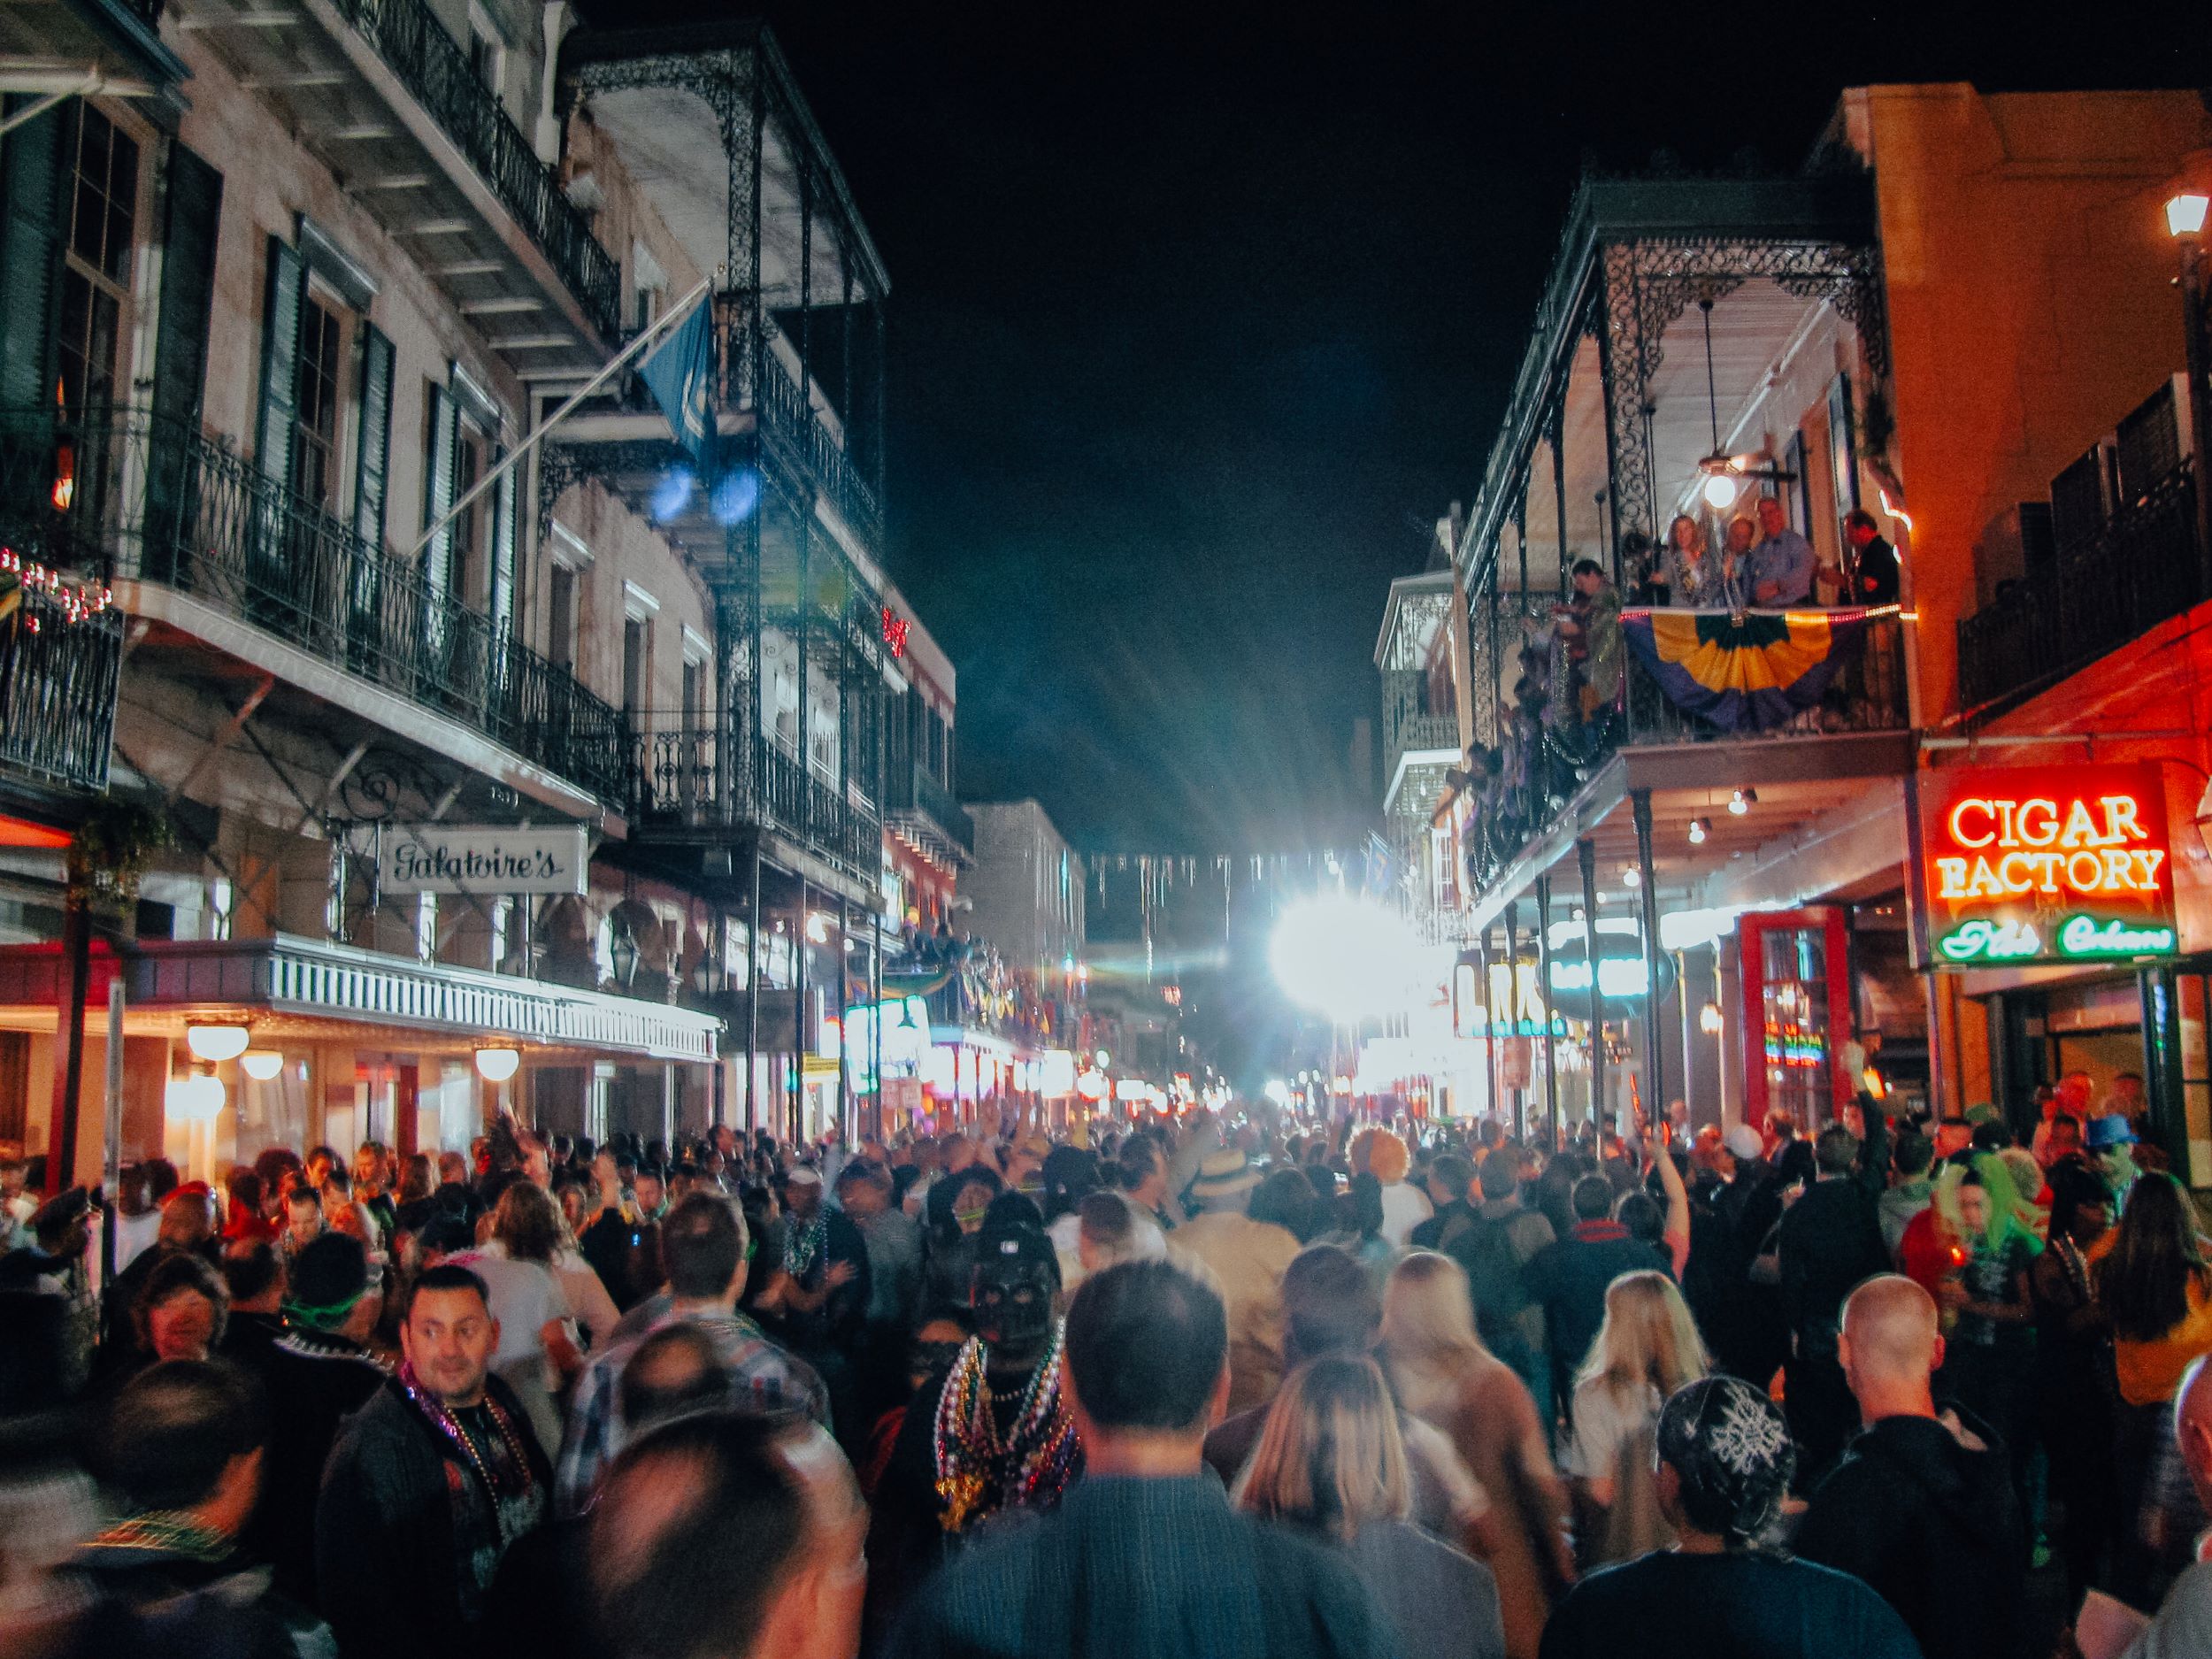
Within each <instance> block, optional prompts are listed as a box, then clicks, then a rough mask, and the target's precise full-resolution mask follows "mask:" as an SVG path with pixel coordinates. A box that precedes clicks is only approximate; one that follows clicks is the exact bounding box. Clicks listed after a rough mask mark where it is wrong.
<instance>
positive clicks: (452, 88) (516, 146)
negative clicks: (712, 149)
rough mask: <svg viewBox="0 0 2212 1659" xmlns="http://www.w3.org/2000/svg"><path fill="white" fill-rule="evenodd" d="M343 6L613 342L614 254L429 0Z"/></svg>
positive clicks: (618, 283) (618, 282)
mask: <svg viewBox="0 0 2212 1659" xmlns="http://www.w3.org/2000/svg"><path fill="white" fill-rule="evenodd" d="M335 4H336V6H337V10H338V12H339V14H340V15H341V16H342V17H343V18H344V19H346V21H347V22H349V23H350V24H352V25H353V27H355V28H357V29H358V30H359V31H360V32H361V34H362V35H363V36H364V37H365V39H366V40H367V41H368V42H370V43H371V44H372V45H373V46H374V47H375V48H376V50H377V54H378V55H379V56H380V57H381V58H383V60H384V61H385V62H386V63H387V64H388V65H390V66H391V69H392V72H393V73H395V74H396V75H397V76H398V77H399V79H400V81H402V82H403V84H404V85H405V86H406V88H407V90H408V92H409V93H410V94H411V95H412V96H413V97H414V98H415V100H416V101H417V102H418V103H419V104H421V105H422V106H423V108H424V109H426V111H429V112H430V114H431V116H432V117H433V119H435V120H436V121H437V123H438V126H439V127H441V128H442V130H443V131H444V133H445V134H446V135H447V136H448V137H449V138H450V139H451V140H452V141H453V142H454V143H455V144H456V145H457V146H458V147H459V149H460V150H461V153H462V154H464V155H465V156H466V157H468V159H469V164H470V165H472V166H473V167H474V168H475V169H476V171H477V172H478V173H480V175H482V177H483V180H484V182H485V183H487V184H488V185H489V186H491V188H492V190H493V192H494V193H495V195H497V196H498V197H499V199H500V201H501V202H502V203H503V204H504V205H505V207H506V209H507V211H509V212H511V213H512V214H513V215H514V216H515V218H516V219H518V220H519V221H520V222H521V224H522V227H523V228H524V229H525V230H526V231H528V232H529V234H530V239H531V240H532V241H533V242H536V243H537V245H538V246H539V248H541V250H544V253H545V256H546V257H547V258H549V259H550V260H551V261H552V262H553V265H554V266H555V268H556V269H557V270H558V271H559V273H560V274H561V278H562V280H563V281H565V283H566V284H567V285H568V288H569V292H570V293H572V294H573V295H574V296H576V298H577V301H578V302H579V303H580V304H581V305H582V306H583V308H584V310H585V311H586V312H587V313H588V315H589V316H590V318H591V319H592V322H593V324H594V326H596V327H597V328H598V330H599V332H600V334H601V335H602V336H603V338H605V339H609V340H611V339H613V338H614V337H615V334H617V332H618V330H619V328H620V326H621V318H622V278H621V273H620V271H619V270H618V268H617V266H616V265H615V262H614V259H613V257H611V255H610V254H609V253H608V252H607V250H605V249H604V248H603V247H601V246H600V245H599V242H598V239H597V238H596V237H595V236H594V235H593V234H591V227H590V226H589V225H588V223H586V221H585V219H584V216H583V214H582V213H580V212H579V211H577V209H576V207H575V206H574V204H572V203H571V202H570V201H569V199H568V197H567V196H565V195H563V194H562V192H561V187H560V184H559V182H558V180H557V179H556V178H555V177H554V174H553V171H552V169H551V168H549V167H548V166H547V165H545V164H544V163H543V162H541V161H540V160H539V159H538V157H537V152H536V151H535V150H532V149H531V147H530V143H529V141H528V140H527V139H526V138H524V137H523V135H522V133H521V130H520V129H519V128H518V127H516V126H515V124H514V122H513V121H512V120H511V119H509V117H508V115H507V111H505V110H504V109H503V108H501V107H500V103H499V99H498V98H497V97H496V96H495V95H494V94H493V93H492V91H491V90H490V88H488V87H486V86H485V85H484V83H483V81H482V80H481V79H480V78H479V77H478V75H477V74H476V73H475V71H473V70H472V68H470V66H469V60H468V55H467V54H466V53H465V52H464V51H463V50H461V48H460V45H459V44H458V42H456V41H455V40H454V38H453V36H452V35H450V34H449V33H448V32H447V30H446V27H445V26H444V25H443V24H442V23H441V22H439V21H438V19H437V18H436V17H435V15H434V14H433V13H432V12H431V10H430V8H429V7H428V6H426V5H425V4H423V3H422V0H335Z"/></svg>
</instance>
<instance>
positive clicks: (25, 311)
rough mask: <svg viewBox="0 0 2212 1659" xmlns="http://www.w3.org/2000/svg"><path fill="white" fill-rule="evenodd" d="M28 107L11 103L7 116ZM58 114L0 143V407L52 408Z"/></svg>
mask: <svg viewBox="0 0 2212 1659" xmlns="http://www.w3.org/2000/svg"><path fill="white" fill-rule="evenodd" d="M29 102H30V99H29V98H28V97H27V96H15V97H12V98H9V99H8V100H7V101H6V107H7V108H8V109H9V110H10V111H16V110H19V109H20V108H21V107H22V106H23V105H24V104H27V103H29ZM64 132H65V117H64V115H63V113H62V111H58V110H50V111H47V112H46V113H45V114H43V115H42V116H40V117H38V118H37V119H35V120H30V121H26V122H24V123H23V125H22V126H20V127H17V128H16V129H15V130H14V131H13V132H12V133H9V134H7V135H6V137H5V138H4V139H0V145H4V149H0V188H5V190H6V192H7V200H6V204H5V206H4V211H0V293H5V294H6V295H7V296H8V326H6V327H5V328H0V403H4V404H6V405H7V406H9V407H11V408H15V409H24V408H33V407H35V408H39V409H45V410H50V409H52V408H53V406H54V383H55V380H54V372H53V367H52V364H53V348H54V311H55V305H54V301H55V297H56V296H55V290H56V288H57V287H58V283H59V278H60V272H59V263H60V258H61V232H60V225H59V215H60V213H61V211H63V209H62V204H61V201H60V190H59V185H60V180H61V150H62V142H61V141H62V137H63V134H64Z"/></svg>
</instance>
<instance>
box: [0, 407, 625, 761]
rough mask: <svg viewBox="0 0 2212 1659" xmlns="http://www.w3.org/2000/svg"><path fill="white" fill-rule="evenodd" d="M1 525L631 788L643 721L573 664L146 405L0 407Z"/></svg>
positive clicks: (531, 755) (499, 737)
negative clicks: (634, 737) (564, 664)
mask: <svg viewBox="0 0 2212 1659" xmlns="http://www.w3.org/2000/svg"><path fill="white" fill-rule="evenodd" d="M60 470H65V471H66V472H67V473H68V475H69V478H70V480H71V481H70V488H69V489H68V491H67V492H65V494H63V493H58V492H57V490H56V488H55V480H56V476H57V473H58V471H60ZM0 537H4V538H5V539H6V541H8V543H9V544H10V545H12V546H13V547H15V548H16V549H18V551H19V552H24V553H26V554H27V556H29V557H37V558H39V559H41V560H42V562H44V563H46V564H50V565H56V566H58V567H61V568H71V569H79V570H87V571H97V572H103V573H111V574H112V575H114V576H116V577H123V578H135V579H137V580H142V581H150V582H157V583H160V584H161V585H162V586H164V587H167V588H174V589H176V590H177V591H178V592H180V593H183V594H188V595H190V596H191V597H193V598H195V599H196V600H199V601H200V602H202V603H205V604H209V605H211V606H213V607H215V608H216V609H218V610H219V611H223V612H225V613H226V614H227V615H229V616H232V617H234V618H238V619H239V620H241V621H242V622H247V623H250V624H251V625H252V626H255V627H257V628H259V629H261V630H262V631H264V632H265V633H267V634H271V635H273V636H274V638H275V639H277V640H278V641H280V642H281V643H283V644H285V645H288V646H290V647H292V648H293V649H297V650H302V651H305V652H307V653H308V654H309V655H311V656H312V657H319V658H320V659H321V660H322V661H324V662H326V663H329V664H333V665H334V666H336V667H338V668H342V669H343V670H345V671H346V672H349V673H351V674H355V675H357V676H358V677H359V678H361V679H362V680H366V681H369V682H371V683H373V684H375V685H378V686H381V687H384V688H385V689H387V690H389V691H393V692H396V693H397V694H398V695H401V696H403V697H405V698H407V699H409V700H410V701H411V702H413V703H417V704H419V705H420V706H422V707H424V708H426V709H430V710H435V711H436V712H438V713H440V714H442V715H446V716H448V717H449V718H453V719H456V720H458V721H461V722H463V723H464V724H465V725H468V726H472V727H473V728H475V729H476V730H478V731H480V732H481V733H484V734H485V735H486V736H488V737H489V738H491V739H493V740H494V741H496V742H499V743H503V744H504V745H505V746H506V747H507V748H509V749H513V750H514V751H515V752H516V753H517V754H518V755H521V756H522V757H525V758H526V759H528V760H531V761H534V762H535V763H537V764H540V765H541V766H543V767H545V768H546V769H547V770H548V771H549V772H556V773H557V774H559V775H560V776H561V777H563V778H565V779H568V780H570V781H572V782H573V783H576V784H578V785H580V786H581V787H583V788H585V789H586V790H588V791H589V792H590V793H591V794H592V795H595V796H596V797H597V798H599V799H600V800H602V801H605V802H608V803H618V802H620V801H621V800H622V799H623V798H624V796H625V795H626V792H627V790H628V787H629V775H630V744H629V738H628V733H627V729H626V721H625V720H624V718H623V717H622V715H621V713H620V711H619V710H616V709H615V708H613V707H612V706H611V705H610V704H608V703H605V702H603V700H601V699H600V698H598V697H595V696H594V695H592V694H591V693H590V692H588V691H587V690H585V689H584V687H582V686H581V685H580V684H579V683H578V682H577V680H576V677H575V676H574V675H573V674H572V673H570V672H568V671H567V670H566V669H564V668H558V667H556V666H555V665H554V664H552V663H550V662H549V661H547V660H546V659H545V658H544V657H541V656H539V655H538V654H537V653H536V652H535V651H533V650H531V649H529V648H528V647H527V646H526V645H524V644H523V643H522V642H521V641H519V640H518V639H517V638H516V637H515V636H514V634H513V633H512V632H511V630H510V629H509V628H508V626H506V625H505V624H504V623H495V622H493V621H492V620H491V619H490V618H487V617H485V616H483V615H481V614H480V613H479V612H477V611H472V610H470V609H469V608H468V607H467V606H466V605H465V604H463V603H460V601H458V600H457V599H456V598H455V597H453V595H451V594H449V593H448V592H446V591H444V590H443V589H442V588H437V587H435V586H434V585H433V584H432V583H431V582H430V581H429V580H427V579H426V575H425V572H424V571H423V569H422V567H421V566H420V565H418V564H416V563H414V562H413V561H411V560H405V559H401V558H396V557H393V556H392V555H391V554H389V553H388V552H386V551H384V550H383V549H380V548H374V547H372V546H370V545H369V543H368V542H367V541H364V540H363V539H362V538H361V537H360V536H358V535H357V534H355V533H354V530H353V528H352V526H350V525H349V524H347V523H346V522H345V521H344V520H342V519H341V518H337V517H336V516H335V515H334V514H332V513H330V512H328V511H325V510H324V509H323V508H321V507H319V506H318V505H316V504H315V503H312V502H310V501H308V500H306V499H305V498H303V497H302V496H300V495H296V494H295V493H294V492H293V491H291V490H289V489H288V488H284V487H282V486H281V485H279V484H277V483H276V482H274V481H273V480H271V479H269V478H267V477H265V475H264V474H263V473H262V472H260V470H259V469H258V468H257V467H256V466H254V465H252V464H251V463H250V462H249V461H248V460H247V459H246V458H245V457H242V456H241V455H239V454H238V453H237V452H236V451H234V450H232V449H227V448H224V447H223V446H221V445H219V444H217V443H213V442H209V441H208V440H207V439H205V438H204V437H202V436H201V435H200V434H198V433H196V432H194V431H191V430H188V429H187V428H185V427H183V426H179V425H173V424H172V423H168V422H165V421H157V419H155V418H154V417H153V416H151V415H150V414H149V413H147V412H146V411H140V410H114V411H99V412H96V413H94V414H90V415H88V416H86V417H84V418H81V419H68V420H63V421H58V422H57V421H56V420H54V419H52V418H51V417H50V416H48V415H46V414H45V413H44V411H20V410H19V411H0Z"/></svg>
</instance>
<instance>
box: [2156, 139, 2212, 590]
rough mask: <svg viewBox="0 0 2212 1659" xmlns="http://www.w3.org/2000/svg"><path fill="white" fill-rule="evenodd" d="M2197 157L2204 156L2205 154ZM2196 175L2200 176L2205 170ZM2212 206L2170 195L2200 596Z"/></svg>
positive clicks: (2210, 564) (2207, 492)
mask: <svg viewBox="0 0 2212 1659" xmlns="http://www.w3.org/2000/svg"><path fill="white" fill-rule="evenodd" d="M2193 159H2196V160H2201V159H2202V157H2201V155H2200V156H2199V157H2195V158H2193ZM2197 176H2199V177H2201V176H2202V175H2201V174H2200V173H2199V174H2197ZM2208 209H2212V195H2208V194H2207V193H2206V192H2205V191H2203V190H2201V189H2198V188H2183V189H2180V190H2177V191H2176V192H2175V193H2174V194H2173V195H2172V196H2169V197H2167V199H2166V234H2168V235H2170V236H2171V237H2172V238H2173V239H2174V242H2175V243H2176V244H2177V247H2178V248H2179V250H2180V252H2181V326H2182V348H2183V349H2182V366H2183V367H2184V368H2185V369H2186V370H2187V371H2188V375H2189V426H2190V437H2191V440H2192V442H2191V444H2190V448H2191V449H2192V450H2193V452H2194V453H2193V456H2192V457H2191V462H2190V467H2191V471H2193V472H2194V473H2195V474H2196V477H2195V480H2194V482H2195V484H2196V495H2197V582H2198V587H2197V597H2198V598H2200V599H2201V598H2204V597H2205V596H2206V595H2212V477H2208V476H2207V473H2208V472H2212V388H2208V387H2207V384H2206V380H2207V377H2208V375H2212V343H2208V342H2207V340H2206V338H2205V335H2206V334H2207V331H2208V327H2212V318H2208V316H2207V314H2206V312H2207V307H2206V304H2205V286H2206V283H2205V240H2206V239H2205V230H2204V226H2205V215H2206V212H2207V210H2208Z"/></svg>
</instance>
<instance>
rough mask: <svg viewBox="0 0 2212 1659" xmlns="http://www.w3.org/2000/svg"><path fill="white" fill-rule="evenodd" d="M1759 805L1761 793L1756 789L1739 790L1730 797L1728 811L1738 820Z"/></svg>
mask: <svg viewBox="0 0 2212 1659" xmlns="http://www.w3.org/2000/svg"><path fill="white" fill-rule="evenodd" d="M1758 803H1759V792H1758V791H1757V790H1756V789H1739V790H1737V791H1736V792H1735V794H1733V795H1730V796H1729V797H1728V810H1730V811H1731V812H1732V813H1734V814H1735V815H1736V817H1738V818H1741V817H1742V816H1743V815H1744V814H1745V813H1747V812H1748V811H1750V810H1751V809H1752V808H1753V807H1755V806H1756V805H1757V804H1758Z"/></svg>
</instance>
